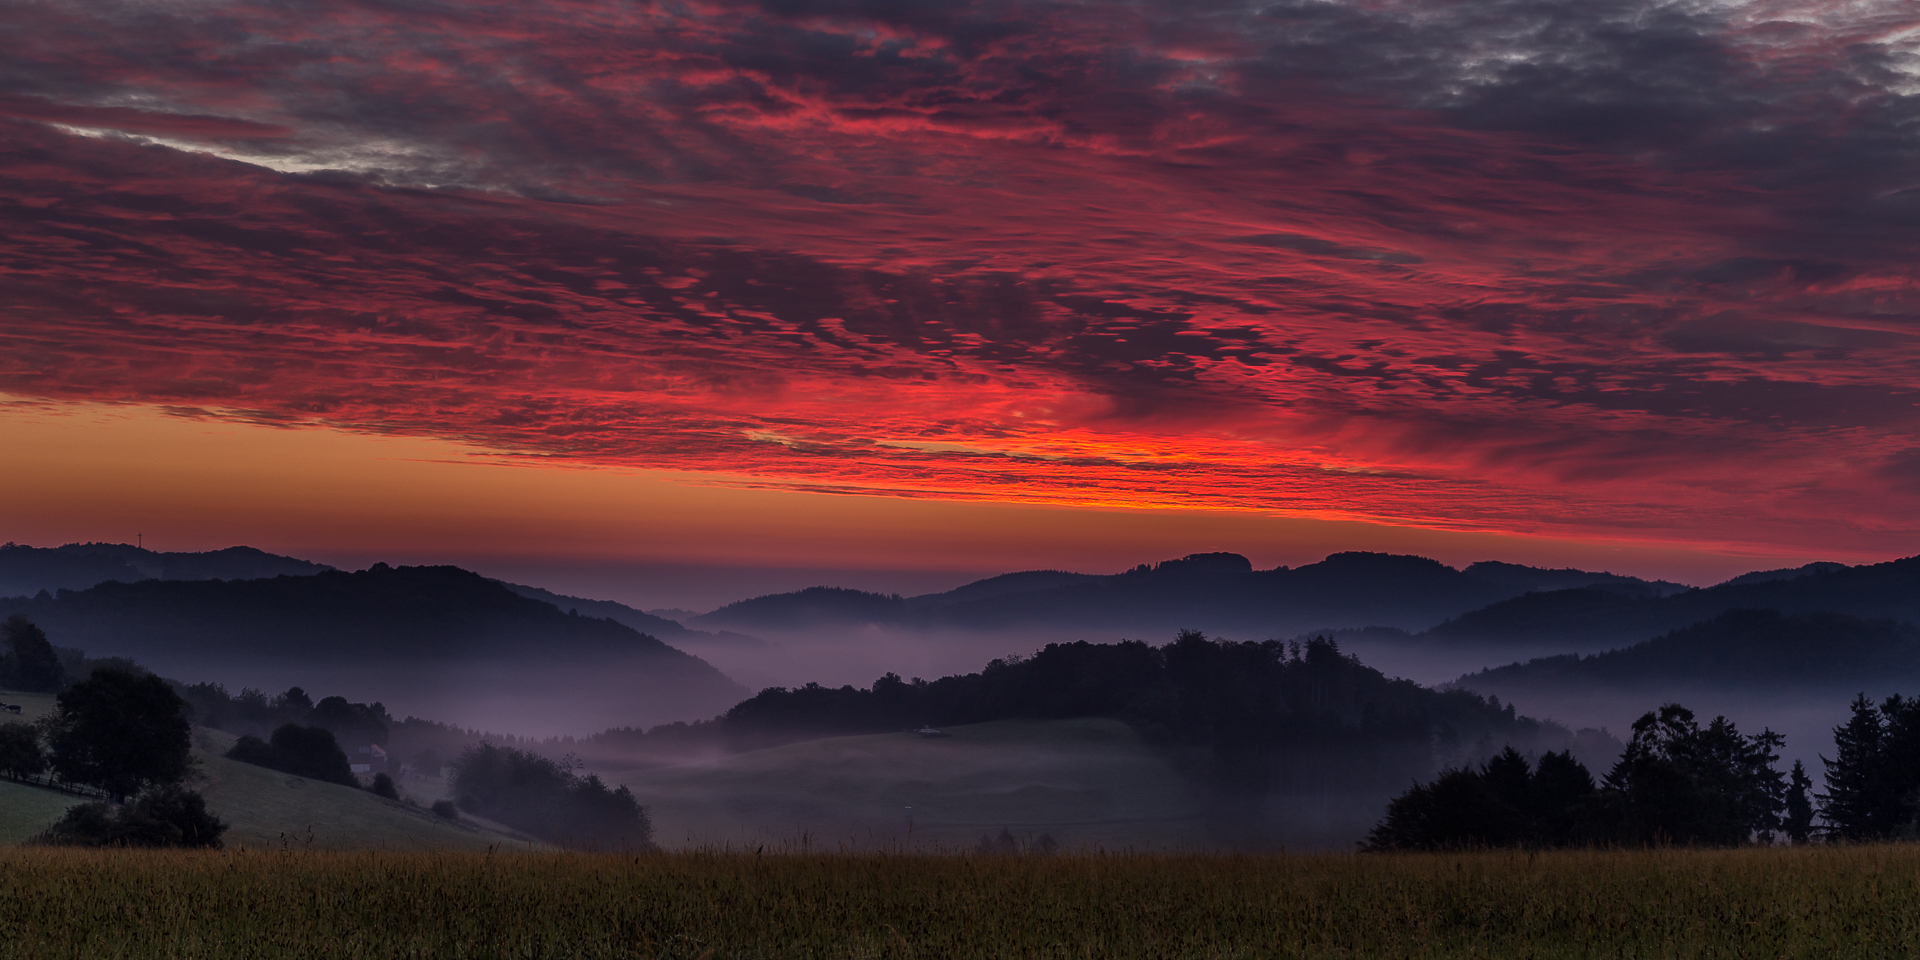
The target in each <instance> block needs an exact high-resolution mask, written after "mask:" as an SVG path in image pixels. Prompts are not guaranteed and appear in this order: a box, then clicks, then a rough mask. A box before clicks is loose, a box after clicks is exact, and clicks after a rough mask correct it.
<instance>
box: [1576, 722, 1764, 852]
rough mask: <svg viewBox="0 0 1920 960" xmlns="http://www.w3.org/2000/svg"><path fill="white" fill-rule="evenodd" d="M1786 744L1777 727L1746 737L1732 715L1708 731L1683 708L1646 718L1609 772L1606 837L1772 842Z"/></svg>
mask: <svg viewBox="0 0 1920 960" xmlns="http://www.w3.org/2000/svg"><path fill="white" fill-rule="evenodd" d="M1784 743H1785V739H1784V738H1783V737H1781V736H1780V735H1779V734H1777V733H1774V732H1772V731H1770V730H1765V731H1762V732H1760V733H1757V734H1754V735H1753V736H1751V737H1747V736H1742V735H1741V734H1740V731H1739V730H1738V729H1737V728H1736V727H1735V726H1734V724H1733V723H1732V722H1731V721H1729V720H1728V719H1727V718H1725V717H1715V718H1714V719H1713V722H1712V723H1710V724H1708V725H1707V726H1706V727H1705V728H1704V729H1703V728H1701V726H1700V725H1699V724H1698V723H1697V722H1695V720H1694V716H1693V711H1691V710H1688V709H1687V708H1685V707H1682V706H1680V705H1679V704H1677V703H1670V704H1667V705H1665V706H1663V707H1661V708H1660V709H1659V710H1657V711H1654V712H1650V713H1647V714H1646V715H1644V716H1642V717H1641V718H1640V719H1639V720H1636V721H1634V724H1633V738H1632V739H1631V740H1630V741H1628V743H1627V749H1626V751H1625V752H1624V753H1623V754H1622V755H1621V757H1620V762H1619V763H1617V764H1615V765H1614V768H1613V770H1612V771H1611V772H1610V773H1608V774H1607V778H1606V784H1605V786H1606V789H1605V790H1604V791H1603V794H1602V797H1601V798H1600V799H1601V802H1602V807H1601V810H1602V816H1601V823H1600V828H1601V833H1602V834H1603V835H1605V836H1608V837H1610V838H1612V839H1613V840H1614V841H1615V842H1619V843H1626V844H1666V843H1672V844H1679V845H1687V846H1691V845H1701V846H1735V845H1738V844H1742V843H1746V842H1747V841H1748V840H1750V839H1752V838H1754V837H1755V836H1758V837H1759V838H1760V839H1761V840H1763V841H1765V840H1767V839H1769V838H1771V836H1772V835H1773V833H1774V832H1775V831H1777V830H1779V829H1780V827H1781V818H1780V813H1781V811H1782V808H1784V807H1785V806H1786V792H1787V791H1786V783H1785V781H1784V777H1783V775H1782V774H1781V773H1780V771H1778V770H1775V769H1773V763H1774V762H1775V761H1777V760H1779V754H1778V753H1777V752H1776V751H1777V750H1778V749H1779V747H1780V746H1781V745H1782V744H1784Z"/></svg>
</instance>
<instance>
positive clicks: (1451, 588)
mask: <svg viewBox="0 0 1920 960" xmlns="http://www.w3.org/2000/svg"><path fill="white" fill-rule="evenodd" d="M1565 587H1579V588H1582V589H1589V590H1595V591H1603V592H1607V593H1610V594H1613V595H1618V596H1634V597H1660V596H1666V595H1670V594H1673V593H1677V592H1679V591H1684V590H1689V589H1691V588H1689V587H1686V586H1685V585H1683V584H1676V583H1669V582H1667V581H1650V580H1642V579H1639V578H1636V577H1626V576H1621V575H1618V574H1612V573H1592V572H1588V571H1583V570H1573V569H1560V570H1545V569H1540V568H1536V567H1526V566H1521V565H1519V564H1510V563H1500V562H1497V561H1485V562H1482V563H1477V564H1474V565H1472V566H1470V567H1467V568H1466V569H1464V570H1455V569H1454V568H1452V567H1449V566H1446V565H1445V564H1442V563H1440V562H1438V561H1435V560H1429V559H1427V558H1425V557H1413V556H1402V555H1395V554H1384V553H1366V552H1346V553H1336V554H1332V555H1331V556H1328V557H1327V558H1326V559H1325V560H1322V561H1321V562H1319V563H1314V564H1307V565H1304V566H1300V567H1294V568H1288V567H1277V568H1275V569H1272V570H1255V569H1254V568H1253V564H1252V563H1251V562H1250V561H1249V560H1248V559H1247V558H1246V557H1243V556H1241V555H1239V554H1234V553H1204V554H1192V555H1189V556H1186V557H1182V558H1179V559H1177V560H1168V561H1165V562H1162V563H1158V564H1141V565H1140V566H1138V567H1135V568H1134V569H1132V570H1128V571H1126V572H1124V573H1118V574H1112V575H1093V574H1081V573H1067V572H1063V571H1057V570H1033V571H1025V572H1021V573H1010V574H1003V575H1001V576H998V577H991V578H988V579H985V580H979V581H975V582H973V583H969V584H966V585H964V586H961V587H958V588H956V589H953V590H949V591H947V592H945V593H937V594H926V595H923V596H917V597H901V596H898V595H889V594H878V593H867V592H863V591H858V590H848V589H845V588H839V587H811V588H808V589H806V590H798V591H794V592H792V593H782V594H772V595H768V596H761V597H753V598H749V599H746V600H741V601H739V602H736V603H731V604H728V605H726V606H724V607H721V608H719V609H718V610H714V611H712V612H710V613H706V614H702V615H700V616H697V617H693V618H690V619H689V620H688V621H687V625H688V626H697V627H701V628H706V629H715V628H723V627H735V628H740V629H749V630H752V629H758V630H781V629H784V630H803V629H811V628H819V627H834V626H849V625H857V624H883V625H890V626H898V627H909V628H924V629H933V628H960V629H970V630H995V629H1006V628H1012V627H1021V626H1054V627H1077V628H1090V629H1091V628H1099V629H1120V630H1127V631H1135V632H1137V633H1139V634H1150V633H1163V632H1167V631H1169V630H1174V629H1180V628H1186V627H1192V628H1196V629H1203V630H1224V631H1232V632H1238V633H1251V634H1253V635H1258V636H1281V635H1291V634H1294V633H1298V632H1301V631H1305V630H1314V629H1323V628H1359V627H1368V626H1385V627H1395V628H1399V629H1404V630H1420V629H1423V628H1426V627H1429V626H1432V625H1434V624H1436V623H1439V622H1441V621H1443V620H1446V619H1447V618H1449V617H1457V616H1459V615H1461V614H1464V613H1467V612H1469V611H1472V610H1475V609H1478V608H1480V607H1483V606H1486V605H1488V604H1491V603H1496V602H1498V601H1500V600H1505V599H1508V598H1511V597H1514V596H1518V595H1521V594H1524V593H1526V592H1528V591H1538V590H1556V589H1562V588H1565Z"/></svg>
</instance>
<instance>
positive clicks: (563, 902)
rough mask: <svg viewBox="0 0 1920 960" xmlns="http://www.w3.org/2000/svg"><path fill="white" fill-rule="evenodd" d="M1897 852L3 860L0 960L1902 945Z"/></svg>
mask: <svg viewBox="0 0 1920 960" xmlns="http://www.w3.org/2000/svg"><path fill="white" fill-rule="evenodd" d="M1916 904H1920V848H1916V847H1912V846H1882V847H1860V848H1802V849H1791V850H1788V849H1743V850H1731V851H1677V850H1676V851H1646V852H1585V853H1553V854H1538V855H1530V854H1525V853H1487V854H1474V855H1452V856H1449V855H1418V856H1360V855H1337V856H1335V855H1328V856H1263V857H1253V856H1247V857H1228V856H1205V855H1172V854H1168V855H1085V854H1081V855H1066V856H1057V857H986V856H925V855H903V854H884V853H876V854H814V855H799V854H789V855H768V856H754V855H750V854H700V853H673V854H649V855H642V856H617V855H612V854H604V855H595V854H580V853H493V854H486V853H457V852H433V853H398V852H379V851H361V852H313V851H299V850H293V851H279V850H247V851H220V852H177V851H153V852H144V851H79V850H54V849H44V848H16V849H12V850H7V851H4V852H0V957H23V958H25V957H32V958H66V957H75V958H77V957H88V958H100V957H182V958H197V957H210V958H211V957H235V958H239V957H249V958H277V957H287V958H299V960H312V958H331V957H422V958H424V957H437V958H455V957H480V958H493V957H581V958H599V957H608V958H614V957H623V958H625V957H631V958H681V957H684V958H696V957H705V958H781V960H805V958H861V957H901V958H919V957H927V958H933V957H940V958H950V957H1036V958H1049V957H1060V958H1068V957H1081V958H1084V957H1111V958H1134V957H1139V958H1148V957H1152V958H1166V957H1195V958H1213V957H1220V958H1225V957H1316V958H1319V957H1326V958H1334V957H1419V958H1452V957H1463V958H1464V957H1593V958H1601V957H1605V958H1622V957H1625V958H1652V957H1727V958H1733V957H1741V958H1752V957H1767V958H1777V957H1805V958H1832V957H1858V958H1871V957H1911V956H1914V955H1916V954H1920V910H1917V909H1916V908H1915V907H1916Z"/></svg>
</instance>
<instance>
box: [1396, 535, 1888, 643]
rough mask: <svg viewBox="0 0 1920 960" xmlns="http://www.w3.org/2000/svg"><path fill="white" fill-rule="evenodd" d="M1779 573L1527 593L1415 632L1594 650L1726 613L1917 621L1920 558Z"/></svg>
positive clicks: (1434, 638) (1444, 639) (1446, 638)
mask: <svg viewBox="0 0 1920 960" xmlns="http://www.w3.org/2000/svg"><path fill="white" fill-rule="evenodd" d="M1768 573H1769V574H1774V573H1779V574H1783V575H1781V576H1771V575H1770V576H1767V577H1765V578H1763V579H1752V578H1750V577H1736V578H1734V579H1733V580H1730V581H1728V582H1726V583H1723V584H1721V585H1719V586H1716V587H1709V588H1707V589H1704V590H1689V591H1686V592H1684V593H1677V594H1670V595H1666V596H1630V595H1625V594H1620V593H1613V592H1608V591H1601V590H1595V589H1591V588H1585V589H1573V590H1557V591H1553V592H1547V593H1529V594H1525V595H1522V596H1519V597H1514V598H1511V599H1508V600H1503V601H1500V602H1497V603H1494V604H1490V605H1488V606H1486V607H1484V608H1481V609H1478V610H1474V611H1471V612H1469V613H1466V614H1463V615H1461V616H1458V617H1456V618H1454V619H1452V620H1449V621H1447V622H1446V623H1443V624H1440V625H1439V626H1436V627H1434V628H1432V629H1430V630H1427V631H1426V632H1424V633H1422V634H1419V635H1418V636H1417V637H1416V639H1417V640H1419V641H1423V642H1431V643H1443V644H1467V643H1473V644H1490V645H1498V644H1512V645H1516V646H1517V645H1538V644H1541V643H1543V642H1559V643H1562V644H1564V645H1565V646H1566V647H1567V648H1569V649H1578V650H1583V651H1584V650H1593V649H1607V648H1609V647H1612V646H1616V645H1620V644H1627V643H1634V642H1637V641H1641V640H1646V639H1648V638H1650V637H1655V636H1658V635H1660V634H1663V633H1667V632H1669V631H1673V630H1678V629H1681V628H1683V627H1686V626H1688V625H1690V624H1694V623H1700V622H1702V621H1706V620H1710V619H1712V618H1714V617H1717V616H1719V615H1721V614H1723V613H1726V612H1728V611H1731V610H1778V611H1781V612H1783V613H1838V614H1845V615H1848V616H1854V617H1861V618H1867V619H1879V618H1886V619H1893V620H1900V621H1905V622H1909V623H1915V622H1920V557H1908V558H1906V559H1903V560H1893V561H1889V562H1887V563H1876V564H1869V565H1862V566H1857V567H1844V566H1837V565H1832V564H1812V565H1809V566H1808V567H1802V568H1800V569H1799V570H1798V571H1768Z"/></svg>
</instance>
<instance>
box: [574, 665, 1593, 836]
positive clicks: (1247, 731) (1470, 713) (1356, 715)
mask: <svg viewBox="0 0 1920 960" xmlns="http://www.w3.org/2000/svg"><path fill="white" fill-rule="evenodd" d="M1073 717H1113V718H1117V719H1120V720H1123V721H1125V722H1127V723H1128V724H1130V725H1131V726H1133V727H1134V729H1136V730H1137V731H1139V732H1140V733H1141V734H1142V735H1143V736H1144V737H1145V738H1146V739H1147V740H1148V741H1149V742H1151V743H1154V744H1156V745H1157V746H1159V747H1161V748H1162V749H1164V750H1166V751H1167V752H1168V755H1169V756H1171V757H1172V758H1173V759H1174V762H1175V763H1176V764H1177V765H1178V766H1179V768H1180V769H1181V770H1182V771H1184V772H1185V773H1186V774H1187V775H1188V776H1189V777H1191V778H1192V779H1194V780H1195V781H1196V782H1197V783H1198V785H1199V786H1200V787H1201V788H1202V790H1203V792H1204V795H1205V796H1206V797H1207V799H1208V802H1209V811H1210V812H1209V818H1210V819H1211V820H1212V821H1213V825H1214V829H1215V830H1216V831H1217V832H1219V833H1220V834H1221V835H1222V836H1223V838H1224V839H1230V840H1232V841H1233V842H1236V843H1239V842H1257V840H1258V834H1259V831H1261V830H1263V829H1265V827H1264V826H1263V824H1265V823H1266V820H1265V819H1264V818H1265V817H1266V811H1269V810H1271V809H1273V804H1272V801H1274V800H1276V799H1280V798H1285V799H1287V800H1289V801H1293V802H1312V803H1316V804H1318V805H1321V806H1326V805H1328V804H1332V803H1337V802H1339V801H1337V800H1333V799H1331V798H1333V797H1336V796H1339V795H1348V796H1359V795H1366V796H1384V795H1386V794H1389V793H1391V792H1393V791H1394V790H1395V789H1396V788H1397V787H1398V786H1399V785H1400V784H1404V783H1406V781H1407V779H1408V778H1410V777H1419V776H1425V775H1427V774H1428V773H1429V772H1430V771H1432V770H1433V769H1434V767H1435V765H1436V761H1438V762H1441V763H1446V762H1456V763H1457V762H1459V761H1460V760H1466V759H1473V758H1475V757H1476V756H1483V755H1486V754H1490V753H1492V752H1494V751H1495V750H1497V749H1498V745H1499V744H1501V743H1507V742H1513V743H1519V744H1523V745H1526V746H1529V747H1542V748H1564V747H1566V746H1567V745H1569V744H1570V743H1571V742H1572V734H1571V733H1570V732H1569V731H1567V730H1566V729H1565V728H1562V727H1558V726H1556V725H1550V724H1543V723H1540V722H1538V721H1534V720H1531V719H1528V718H1526V717H1520V716H1517V715H1516V714H1515V713H1514V711H1513V709H1512V707H1510V706H1502V705H1500V704H1499V703H1497V702H1494V701H1490V700H1488V699H1485V698H1482V697H1480V696H1478V695H1476V694H1473V693H1471V692H1467V691H1436V690H1433V689H1430V688H1426V687H1422V686H1419V685H1418V684H1415V683H1413V682H1411V681H1406V680H1393V679H1389V678H1387V677H1386V676H1384V675H1382V674H1381V673H1380V672H1379V671H1377V670H1374V669H1372V668H1369V667H1367V666H1365V665H1364V664H1361V663H1360V662H1359V661H1358V660H1356V659H1354V658H1353V657H1350V656H1346V655H1343V654H1342V653H1341V652H1340V649H1339V647H1338V646H1337V645H1336V644H1334V643H1333V642H1331V641H1327V640H1313V641H1311V642H1308V643H1305V644H1299V643H1283V642H1281V641H1265V642H1258V643H1237V642H1231V641H1224V640H1214V639H1209V638H1208V637H1206V636H1205V635H1203V634H1201V633H1199V632H1197V631H1183V632H1182V633H1180V634H1179V635H1178V636H1177V637H1176V638H1175V639H1174V640H1173V642H1172V643H1169V644H1167V645H1165V646H1162V647H1153V646H1150V645H1148V644H1146V643H1143V642H1139V641H1123V642H1120V643H1114V644H1093V643H1085V642H1079V643H1065V644H1049V645H1048V646H1046V647H1045V648H1044V649H1042V650H1040V651H1039V652H1038V653H1036V654H1034V655H1033V656H1031V657H1017V656H1015V657H1007V658H1003V659H999V660H995V661H992V662H991V663H989V664H988V665H987V667H986V669H984V670H982V671H981V672H979V673H975V674H967V675H963V676H951V677H946V678H943V679H940V680H935V681H932V682H928V681H924V680H919V679H915V680H912V681H906V680H902V679H901V678H899V677H897V676H894V675H892V674H888V675H887V676H885V677H882V678H881V679H880V680H878V681H876V682H875V683H874V684H873V686H872V688H871V689H867V690H861V689H857V688H854V687H851V686H847V687H841V688H838V689H835V688H829V687H821V686H817V685H813V684H809V685H807V686H804V687H799V688H795V689H785V688H772V689H768V690H765V691H762V692H761V693H760V694H759V695H758V696H755V697H752V698H750V699H748V700H745V701H742V702H741V703H739V704H737V705H736V706H734V707H733V708H732V709H731V710H729V711H728V712H727V713H726V714H724V715H723V716H721V717H720V718H718V719H717V720H716V721H714V722H713V723H712V724H708V725H688V726H684V727H678V728H665V729H658V730H656V731H650V732H649V733H648V734H647V735H646V738H647V739H649V740H653V741H655V743H654V744H647V745H648V746H652V745H656V744H657V745H661V746H668V747H675V746H685V745H686V744H685V742H689V741H695V740H697V739H698V738H699V737H701V736H705V737H707V738H709V739H710V740H712V741H717V742H718V743H719V744H721V745H724V747H726V748H727V749H732V750H748V749H756V748H760V747H766V746H772V745H776V744H779V743H786V742H793V741H797V740H805V739H810V738H815V737H824V736H840V735H847V734H857V733H877V732H883V731H889V730H900V729H908V728H917V727H920V726H923V725H927V724H932V725H934V726H945V725H953V724H967V723H980V722H985V721H990V720H1003V719H1066V718H1073ZM609 739H611V738H609ZM637 739H639V738H629V742H630V743H631V742H633V741H634V740H637ZM663 740H664V741H666V742H665V743H659V741H663ZM634 745H636V746H638V745H640V744H638V743H635V744H634ZM597 746H598V744H597V743H593V742H587V741H583V742H582V748H583V749H585V750H589V751H591V750H593V749H594V748H595V747H597Z"/></svg>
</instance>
